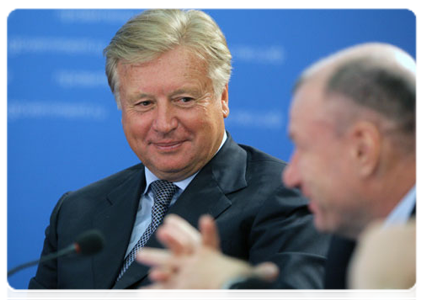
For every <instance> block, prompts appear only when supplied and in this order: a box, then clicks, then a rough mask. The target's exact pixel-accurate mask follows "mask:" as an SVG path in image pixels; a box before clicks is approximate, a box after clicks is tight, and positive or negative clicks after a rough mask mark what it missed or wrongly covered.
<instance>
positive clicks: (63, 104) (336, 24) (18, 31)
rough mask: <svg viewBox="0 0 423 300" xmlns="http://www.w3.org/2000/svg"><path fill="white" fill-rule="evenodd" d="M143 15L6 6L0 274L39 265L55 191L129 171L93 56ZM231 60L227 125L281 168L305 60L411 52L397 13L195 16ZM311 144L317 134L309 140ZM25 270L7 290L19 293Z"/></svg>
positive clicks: (133, 160) (412, 39)
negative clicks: (356, 50)
mask: <svg viewBox="0 0 423 300" xmlns="http://www.w3.org/2000/svg"><path fill="white" fill-rule="evenodd" d="M141 11H142V10H15V11H13V12H12V13H11V14H10V15H9V18H8V21H7V23H8V29H7V30H8V32H7V34H8V44H7V47H8V66H7V67H8V70H7V74H8V83H7V88H8V91H7V93H8V120H7V123H8V128H7V130H8V136H7V147H8V148H7V151H8V152H7V153H8V154H7V155H8V183H7V188H8V199H7V209H8V219H7V224H8V226H7V233H8V237H7V250H8V269H10V268H12V267H14V266H16V265H18V264H20V263H23V262H25V261H28V260H33V259H36V258H38V257H39V255H40V253H41V249H42V246H43V239H44V229H45V227H46V226H47V225H48V222H49V216H50V213H51V211H52V209H53V207H54V205H55V204H56V202H57V200H58V199H59V198H60V196H61V195H62V194H63V193H65V192H66V191H71V190H75V189H78V188H80V187H83V186H85V185H87V184H89V183H91V182H94V181H97V180H99V179H101V178H104V177H106V176H108V175H110V174H113V173H115V172H117V171H119V170H122V169H124V168H127V167H129V166H131V165H134V164H137V163H138V159H137V157H136V156H135V155H134V154H133V153H132V151H131V149H130V148H129V146H128V145H127V142H126V139H125V136H124V134H123V130H122V127H121V120H120V119H121V113H120V111H119V110H117V108H116V104H115V102H114V98H113V95H112V94H111V92H110V89H109V87H108V84H107V79H106V76H105V72H104V64H105V59H104V57H103V55H102V51H103V49H104V48H105V47H106V46H107V44H108V43H109V41H110V39H111V38H112V37H113V36H114V34H115V32H116V31H117V30H118V29H119V28H120V27H121V26H122V25H123V24H124V23H125V22H126V21H127V20H128V19H129V18H131V17H132V16H134V15H136V14H138V13H140V12H141ZM205 11H206V12H207V13H209V14H210V15H211V16H212V17H213V18H214V19H215V20H216V22H217V23H218V24H219V26H220V27H221V29H222V31H223V32H224V34H225V35H226V38H227V41H228V46H229V48H230V50H231V52H232V54H233V74H232V78H231V80H230V83H229V105H230V110H231V112H230V116H229V118H228V119H227V120H226V125H227V129H228V130H229V132H230V133H231V135H232V136H233V138H234V140H235V141H236V142H238V143H242V144H248V145H252V146H254V147H257V148H259V149H261V150H263V151H265V152H268V153H270V154H272V155H274V156H276V157H279V158H281V159H283V160H285V161H287V160H289V156H290V153H291V151H292V144H291V143H290V141H289V139H288V138H287V136H286V131H287V122H288V109H289V103H290V98H291V89H292V86H293V84H294V83H295V80H296V78H297V77H298V75H299V74H300V73H301V71H302V70H303V69H304V68H305V67H307V66H308V65H309V64H311V63H312V62H314V61H315V60H317V59H319V58H322V57H324V56H326V55H328V54H330V53H332V52H334V51H337V50H339V49H341V48H345V47H348V46H352V45H354V44H358V43H363V42H373V41H377V42H388V43H392V44H394V45H397V46H399V47H401V48H403V49H404V50H406V51H407V52H409V53H410V54H411V55H412V56H414V57H415V55H416V53H415V51H416V19H415V15H414V14H413V12H411V11H408V10H282V9H280V10H279V9H278V10H266V9H261V10H234V9H231V10H223V9H222V10H205ZM315 138H318V137H315ZM35 271H36V268H35V267H33V268H30V269H28V270H26V271H23V272H21V273H18V274H15V275H14V276H13V277H11V278H10V279H9V284H10V285H11V286H12V287H13V288H15V289H25V288H27V284H28V282H29V279H30V278H31V277H32V276H33V275H34V274H35Z"/></svg>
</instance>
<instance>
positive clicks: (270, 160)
mask: <svg viewBox="0 0 423 300" xmlns="http://www.w3.org/2000/svg"><path fill="white" fill-rule="evenodd" d="M239 146H240V147H241V148H242V149H244V150H245V151H246V152H247V160H248V162H249V163H261V164H269V165H274V166H275V167H279V168H281V169H283V168H284V167H285V166H286V165H287V163H286V162H285V161H283V160H281V159H279V158H277V157H274V156H272V155H270V154H267V153H265V152H263V151H261V150H259V149H257V148H254V147H251V146H247V145H242V144H240V145H239Z"/></svg>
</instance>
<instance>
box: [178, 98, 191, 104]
mask: <svg viewBox="0 0 423 300" xmlns="http://www.w3.org/2000/svg"><path fill="white" fill-rule="evenodd" d="M179 101H181V102H182V103H188V102H191V101H194V98H190V97H183V98H181V99H179Z"/></svg>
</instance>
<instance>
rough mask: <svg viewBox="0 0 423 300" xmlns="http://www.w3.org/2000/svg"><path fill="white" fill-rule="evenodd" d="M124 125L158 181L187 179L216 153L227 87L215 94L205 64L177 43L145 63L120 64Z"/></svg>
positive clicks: (225, 104) (224, 115)
mask: <svg viewBox="0 0 423 300" xmlns="http://www.w3.org/2000/svg"><path fill="white" fill-rule="evenodd" d="M118 74H119V84H120V85H119V93H120V98H121V103H122V124H123V129H124V132H125V135H126V138H127V140H128V143H129V145H130V146H131V148H132V150H133V151H134V152H135V154H136V155H137V156H138V158H139V159H140V160H141V161H142V162H143V163H144V165H145V166H146V167H147V168H148V169H149V170H150V171H152V172H153V173H154V174H155V175H156V176H157V177H159V178H160V179H166V180H169V181H179V180H183V179H185V178H187V177H189V176H191V175H192V174H194V173H195V172H197V171H198V170H200V169H201V168H202V167H203V166H204V165H205V164H206V163H207V162H208V161H209V160H210V159H211V158H212V157H213V156H214V154H215V153H216V151H217V150H218V148H219V146H220V143H221V142H222V139H223V134H224V130H225V128H224V118H226V117H227V116H228V114H229V108H228V93H227V87H226V88H225V90H224V91H223V93H222V94H221V95H214V94H213V88H212V82H211V80H210V79H208V77H207V65H206V63H205V62H204V61H203V60H201V59H200V58H198V57H196V56H195V55H193V54H191V53H190V52H189V51H187V49H184V48H183V47H178V48H176V49H173V50H171V51H169V52H167V53H165V54H163V55H161V56H160V57H159V58H157V59H155V60H153V61H151V62H148V63H143V64H135V65H130V64H123V63H119V65H118Z"/></svg>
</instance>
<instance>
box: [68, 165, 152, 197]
mask: <svg viewBox="0 0 423 300" xmlns="http://www.w3.org/2000/svg"><path fill="white" fill-rule="evenodd" d="M143 168H144V165H143V164H137V165H134V166H132V167H129V168H127V169H125V170H122V171H119V172H117V173H115V174H112V175H110V176H108V177H105V178H103V179H100V180H98V181H96V182H93V183H91V184H89V185H87V186H85V187H82V188H80V189H78V190H76V191H73V192H71V193H70V194H69V196H77V197H78V196H81V195H84V196H98V195H99V194H108V193H109V192H110V191H112V190H113V189H115V188H116V187H118V186H120V185H121V184H123V183H125V182H127V181H128V180H130V179H132V178H133V177H134V176H137V175H139V174H140V172H141V170H142V169H143Z"/></svg>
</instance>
